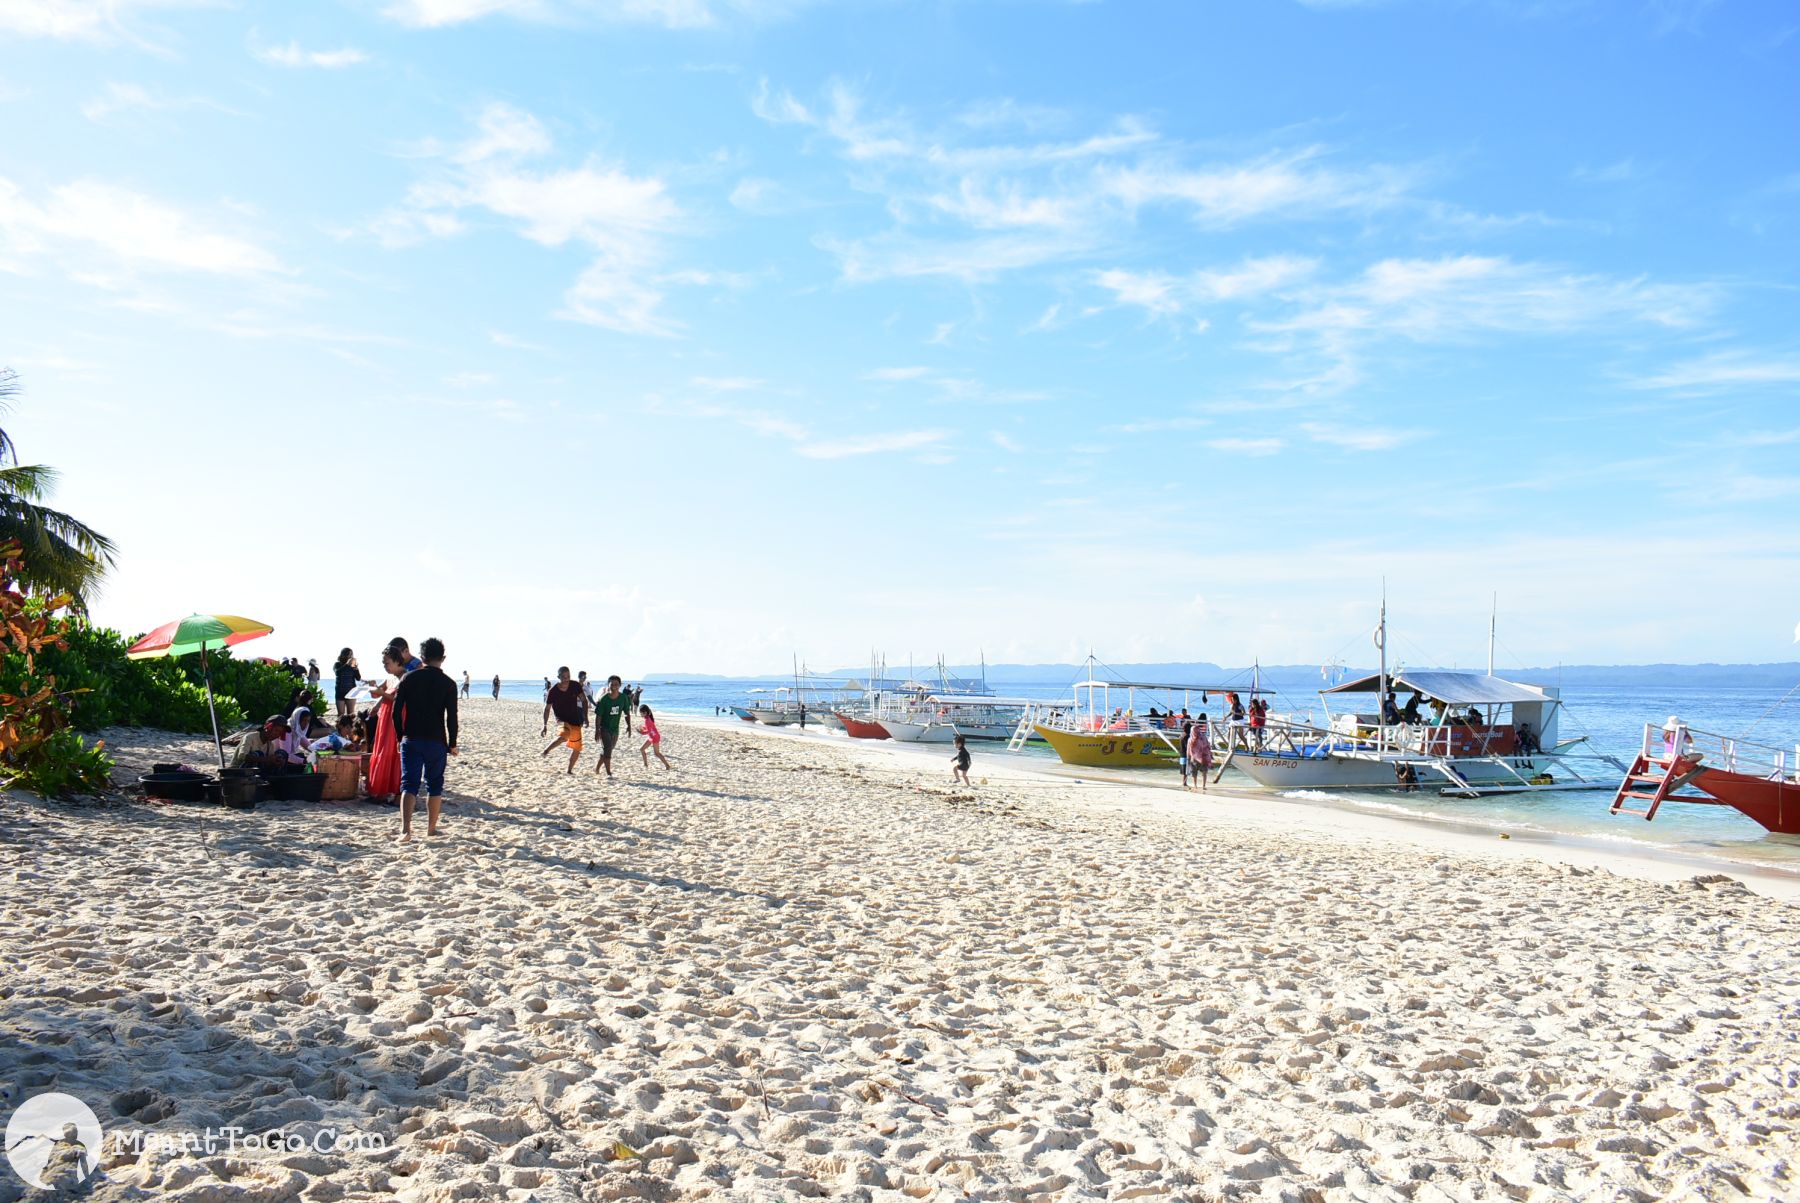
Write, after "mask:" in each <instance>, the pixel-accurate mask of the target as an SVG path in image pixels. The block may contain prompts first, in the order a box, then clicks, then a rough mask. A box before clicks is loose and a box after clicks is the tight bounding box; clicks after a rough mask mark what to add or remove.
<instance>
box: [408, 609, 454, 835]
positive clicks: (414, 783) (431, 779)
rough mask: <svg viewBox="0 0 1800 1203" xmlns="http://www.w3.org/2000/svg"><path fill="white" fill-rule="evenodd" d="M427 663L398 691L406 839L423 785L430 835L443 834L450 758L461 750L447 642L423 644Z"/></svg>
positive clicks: (438, 640) (415, 671)
mask: <svg viewBox="0 0 1800 1203" xmlns="http://www.w3.org/2000/svg"><path fill="white" fill-rule="evenodd" d="M419 651H420V652H421V653H423V656H424V660H425V663H424V665H423V666H422V667H420V668H415V669H413V670H412V671H411V672H409V673H407V674H406V675H405V676H404V677H401V678H400V688H398V689H396V690H395V691H394V731H395V733H396V734H398V735H399V736H400V842H401V843H402V844H410V843H411V842H412V816H413V806H414V805H415V804H416V803H417V802H418V800H419V787H420V786H421V784H422V785H423V786H424V788H425V793H426V794H427V796H428V804H427V808H426V812H425V834H426V835H436V834H437V833H438V816H439V815H440V814H441V813H442V812H443V808H444V764H445V758H446V757H449V756H454V755H456V682H455V681H452V680H451V679H450V678H449V676H448V675H446V674H445V672H444V641H443V640H442V639H437V638H432V639H427V640H426V641H425V642H424V643H422V644H420V645H419Z"/></svg>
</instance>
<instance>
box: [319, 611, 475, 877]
mask: <svg viewBox="0 0 1800 1203" xmlns="http://www.w3.org/2000/svg"><path fill="white" fill-rule="evenodd" d="M419 652H420V654H419V655H416V656H415V655H414V654H413V652H412V648H411V646H410V645H409V644H408V643H407V641H406V640H405V639H404V638H402V637H401V636H398V635H396V636H395V637H394V638H392V639H390V640H389V641H388V645H387V646H386V647H385V648H383V649H382V651H381V667H382V671H383V673H384V674H385V675H384V676H383V677H382V679H381V680H379V681H377V682H375V684H374V687H373V688H372V689H371V690H370V691H369V699H370V700H371V701H372V702H373V703H374V706H373V709H372V710H371V711H369V712H366V713H364V714H362V715H360V716H357V717H356V720H355V725H354V726H353V728H352V730H353V732H354V734H355V735H356V737H357V742H358V744H359V745H360V744H365V743H366V746H367V747H368V750H369V772H368V792H369V797H370V798H371V799H373V800H376V801H386V800H388V799H390V798H392V797H394V796H395V795H396V794H398V795H399V796H400V842H401V843H409V842H411V840H412V816H413V809H414V807H415V805H416V803H417V802H418V799H419V798H420V797H421V796H423V797H424V798H425V799H426V822H425V834H426V835H428V836H430V835H436V834H437V833H438V822H439V818H440V816H441V814H442V810H443V802H444V773H445V768H446V765H447V758H448V757H451V756H455V755H456V754H457V742H456V741H457V715H456V702H457V695H458V693H459V692H464V691H461V690H459V689H458V688H457V684H456V682H455V681H453V680H451V679H450V677H449V675H448V674H447V673H445V672H444V669H443V665H444V641H443V640H441V639H437V638H435V637H434V638H430V639H427V640H425V642H424V643H422V644H421V645H420V646H419ZM334 674H335V676H336V681H335V691H336V695H337V706H338V714H339V716H340V718H339V721H340V723H341V722H342V721H343V718H344V716H349V715H353V714H355V708H356V700H355V692H356V689H357V687H358V686H359V685H361V684H362V669H361V667H360V666H359V665H358V664H357V662H356V653H355V652H353V651H352V650H351V649H349V648H345V649H343V650H342V651H341V652H339V653H338V658H337V664H336V665H335V667H334ZM464 676H465V679H466V677H467V674H464ZM465 696H466V694H465Z"/></svg>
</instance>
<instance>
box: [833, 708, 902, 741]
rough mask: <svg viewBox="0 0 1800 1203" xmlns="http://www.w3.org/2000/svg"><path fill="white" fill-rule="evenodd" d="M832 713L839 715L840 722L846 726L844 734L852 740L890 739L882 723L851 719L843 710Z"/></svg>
mask: <svg viewBox="0 0 1800 1203" xmlns="http://www.w3.org/2000/svg"><path fill="white" fill-rule="evenodd" d="M832 713H834V714H836V715H837V717H838V722H840V723H842V724H844V734H845V735H848V736H849V737H850V738H851V739H886V738H888V733H887V728H886V727H884V726H882V725H881V724H880V723H870V722H865V721H863V720H862V719H858V718H851V717H850V716H849V715H847V714H845V713H844V712H843V711H842V710H835V711H833V712H832Z"/></svg>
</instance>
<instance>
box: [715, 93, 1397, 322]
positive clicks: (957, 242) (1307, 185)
mask: <svg viewBox="0 0 1800 1203" xmlns="http://www.w3.org/2000/svg"><path fill="white" fill-rule="evenodd" d="M751 106H752V109H753V110H754V111H755V113H756V114H757V115H758V116H759V117H761V118H762V119H763V120H764V121H767V122H769V123H770V124H772V125H784V126H798V127H801V128H803V129H806V130H808V131H811V132H812V133H813V134H816V135H817V136H818V138H819V139H821V140H823V141H824V142H826V143H827V144H828V145H829V146H830V147H831V148H832V149H833V150H835V152H836V153H837V154H838V155H839V156H840V157H841V158H842V159H843V160H844V161H845V164H846V167H847V171H848V173H849V183H850V185H851V186H852V187H853V188H854V189H855V190H856V191H857V192H858V193H860V194H863V195H870V196H874V197H877V198H879V199H880V200H881V201H882V203H883V205H884V207H885V209H886V213H887V216H888V219H889V225H888V228H887V229H885V230H883V231H881V232H878V233H874V234H865V235H860V236H857V237H854V238H847V237H843V236H831V235H826V236H821V237H820V238H819V239H818V245H819V246H821V247H822V248H823V249H825V250H827V251H830V252H831V253H832V254H834V255H836V256H837V257H838V259H839V261H840V267H841V271H842V274H843V276H844V278H845V279H848V280H854V281H873V280H880V279H888V278H908V277H928V276H943V277H949V278H952V279H956V280H961V281H965V282H970V283H975V282H984V281H988V280H992V279H995V278H997V277H1000V276H1003V275H1006V274H1009V273H1014V272H1019V271H1023V270H1027V269H1031V268H1036V267H1041V266H1045V265H1050V264H1056V263H1063V262H1069V261H1080V260H1086V259H1092V258H1093V257H1094V256H1096V255H1097V254H1098V253H1100V252H1102V251H1105V250H1106V249H1107V248H1109V247H1113V246H1117V245H1119V244H1122V243H1129V242H1132V241H1134V239H1135V232H1134V227H1135V226H1136V225H1137V223H1138V222H1139V219H1140V218H1139V215H1140V210H1144V209H1147V208H1150V207H1152V206H1159V207H1172V208H1174V209H1177V210H1184V211H1186V212H1187V213H1188V214H1189V215H1190V216H1191V217H1192V218H1193V219H1194V220H1195V221H1197V222H1199V223H1201V224H1203V225H1207V226H1211V227H1223V226H1229V225H1237V224H1240V223H1244V222H1249V221H1252V220H1256V219H1260V218H1272V217H1280V218H1286V219H1290V220H1291V219H1299V218H1326V217H1339V216H1342V215H1345V214H1368V213H1373V212H1376V211H1378V210H1384V209H1393V208H1398V207H1401V206H1403V205H1411V206H1413V207H1414V208H1420V207H1421V206H1422V204H1423V202H1420V201H1419V200H1417V199H1416V198H1415V197H1414V195H1413V193H1414V190H1415V189H1416V187H1417V185H1418V183H1419V181H1420V179H1421V178H1422V176H1423V172H1422V171H1420V170H1418V169H1414V168H1409V167H1397V166H1390V165H1386V164H1364V165H1349V166H1345V165H1336V164H1333V163H1332V162H1331V161H1330V156H1329V155H1328V154H1327V152H1326V151H1325V150H1324V149H1323V148H1319V147H1307V148H1303V149H1300V150H1293V151H1287V152H1284V153H1280V154H1270V155H1263V156H1259V157H1257V158H1254V159H1250V160H1247V161H1239V162H1220V163H1212V164H1206V165H1201V166H1194V165H1191V164H1190V163H1188V162H1187V161H1186V160H1187V159H1189V158H1190V157H1192V156H1191V152H1190V151H1189V150H1188V148H1185V147H1183V146H1180V145H1177V144H1172V143H1169V142H1167V141H1165V140H1164V139H1163V138H1162V136H1161V135H1160V134H1159V133H1158V132H1157V131H1156V130H1154V129H1153V128H1151V127H1150V126H1149V125H1148V124H1147V123H1145V122H1144V121H1143V120H1141V119H1139V118H1136V117H1132V116H1129V115H1128V116H1124V117H1120V118H1117V119H1116V120H1114V121H1113V122H1112V123H1111V124H1110V125H1109V126H1107V127H1105V128H1102V129H1100V130H1098V131H1096V132H1093V133H1090V134H1088V135H1086V136H1076V137H1071V138H1066V139H1061V140H1044V139H1028V140H1008V135H1013V136H1015V137H1016V127H1018V126H1020V125H1025V126H1027V127H1028V128H1036V127H1037V126H1038V125H1040V124H1043V123H1049V122H1051V121H1059V120H1061V118H1060V115H1049V116H1042V117H1034V119H1033V120H1032V121H1031V122H1026V121H1023V120H1014V119H1012V114H1013V112H1014V109H1015V107H1016V106H1013V105H1012V102H1010V101H1005V100H1002V101H994V102H988V104H987V106H986V109H985V113H984V115H979V119H976V120H964V119H963V116H966V114H965V115H959V116H957V117H955V118H952V119H950V120H947V121H945V122H942V123H940V124H938V125H937V126H936V127H935V128H934V127H931V126H928V125H926V124H924V123H922V122H920V121H918V120H917V119H915V118H914V117H912V116H911V115H909V114H907V113H904V112H899V111H896V112H891V113H887V114H871V113H870V112H869V111H868V107H867V106H866V105H865V103H864V102H863V99H862V97H861V96H860V95H859V94H858V93H857V92H856V90H855V89H853V88H852V87H850V86H849V85H848V84H845V83H843V82H841V81H833V82H831V83H830V84H828V85H827V87H826V88H825V90H824V92H823V95H822V96H821V97H819V98H818V99H817V100H816V101H805V100H801V99H800V98H798V97H796V96H795V95H794V94H793V93H791V92H788V91H785V90H778V89H774V88H772V87H770V86H769V84H768V83H767V82H766V81H765V82H764V83H763V84H762V85H761V86H760V88H759V90H758V92H757V93H756V95H755V96H754V97H753V98H752V101H751ZM987 114H998V117H997V118H995V119H990V118H989V116H987ZM733 195H734V200H735V201H736V202H737V203H740V204H742V205H745V206H753V205H757V204H760V203H761V202H762V189H761V186H760V185H756V186H751V187H747V188H746V187H745V186H744V185H740V190H739V191H738V192H734V194H733ZM1309 263H1310V261H1306V260H1301V259H1298V258H1285V259H1284V258H1280V257H1276V258H1272V259H1270V260H1268V261H1267V262H1266V263H1264V264H1263V266H1264V267H1265V268H1266V269H1274V270H1277V271H1278V272H1279V273H1280V274H1279V275H1278V276H1277V277H1276V278H1274V279H1266V278H1264V277H1262V276H1259V275H1255V274H1250V275H1241V276H1240V275H1231V274H1217V275H1214V276H1210V277H1202V278H1197V279H1195V280H1194V281H1191V282H1190V284H1189V287H1190V289H1191V290H1193V291H1194V292H1195V294H1196V295H1211V296H1212V297H1213V298H1214V299H1225V298H1227V297H1231V296H1236V295H1243V294H1244V293H1246V292H1247V291H1249V290H1255V289H1268V288H1273V287H1277V286H1279V285H1280V284H1281V283H1284V282H1287V281H1288V280H1291V279H1292V278H1293V276H1292V275H1290V274H1288V273H1292V272H1295V271H1296V269H1301V268H1304V267H1306V266H1307V265H1308V264H1309ZM1116 270H1123V269H1116ZM1116 279H1117V282H1119V283H1121V284H1124V283H1129V281H1127V280H1125V279H1124V278H1123V277H1119V278H1116ZM1171 303H1172V298H1168V299H1156V305H1157V306H1158V307H1160V308H1161V309H1166V307H1167V305H1168V304H1171ZM1159 311H1160V310H1159Z"/></svg>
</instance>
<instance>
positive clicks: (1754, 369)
mask: <svg viewBox="0 0 1800 1203" xmlns="http://www.w3.org/2000/svg"><path fill="white" fill-rule="evenodd" d="M1633 384H1635V385H1636V386H1637V387H1638V388H1655V389H1671V390H1675V391H1679V392H1694V393H1706V392H1723V391H1727V390H1741V389H1748V388H1768V387H1777V388H1779V387H1785V386H1792V385H1800V357H1795V356H1754V355H1750V354H1748V353H1745V352H1742V351H1720V352H1716V353H1714V354H1712V355H1705V356H1702V357H1700V358H1699V359H1691V360H1688V361H1687V362H1686V363H1678V364H1675V365H1673V366H1671V367H1668V368H1665V369H1664V370H1662V371H1661V372H1658V373H1656V374H1655V375H1653V376H1645V377H1643V378H1641V379H1639V380H1635V381H1633Z"/></svg>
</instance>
